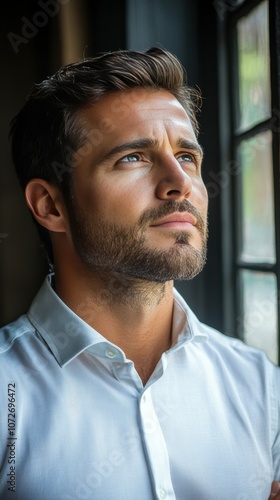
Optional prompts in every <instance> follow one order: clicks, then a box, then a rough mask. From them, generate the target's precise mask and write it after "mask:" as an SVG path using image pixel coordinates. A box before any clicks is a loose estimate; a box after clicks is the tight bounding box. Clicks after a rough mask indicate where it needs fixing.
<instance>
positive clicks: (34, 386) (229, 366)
mask: <svg viewBox="0 0 280 500" xmlns="http://www.w3.org/2000/svg"><path fill="white" fill-rule="evenodd" d="M174 297H175V298H174V318H173V347H172V348H171V349H170V350H169V351H167V352H165V353H164V354H163V355H162V357H161V360H160V362H159V363H158V365H157V367H156V368H155V371H154V373H153V374H152V376H151V378H150V380H149V381H148V383H147V384H146V385H145V386H144V387H143V385H142V382H141V379H140V377H139V376H138V374H137V372H136V370H135V368H134V365H133V363H132V362H131V361H130V360H129V359H126V356H125V353H124V352H123V351H121V350H120V349H119V348H118V347H117V346H116V345H114V344H112V343H110V342H108V341H107V340H106V339H105V338H104V337H102V336H101V335H100V334H99V333H98V332H96V331H95V330H94V329H92V328H91V327H90V326H89V325H88V324H87V323H85V322H84V321H82V320H81V319H80V318H79V317H78V316H77V315H76V314H74V313H73V311H71V310H70V309H69V308H68V307H67V306H66V305H65V304H64V303H63V302H62V301H61V300H60V298H59V297H58V296H57V295H56V293H55V292H54V291H53V289H52V287H51V285H50V277H49V278H48V279H47V280H46V281H45V283H44V285H43V287H42V288H41V290H40V291H39V293H38V295H37V297H36V298H35V300H34V302H33V304H32V305H31V308H30V310H29V312H28V314H27V315H26V316H22V317H21V318H19V319H18V320H17V321H16V322H14V323H12V324H10V325H8V326H7V327H5V328H3V329H2V330H0V353H1V354H0V381H1V385H0V498H1V500H6V499H7V500H9V499H16V500H87V499H94V500H154V499H158V500H162V499H169V500H171V499H172V500H174V499H177V500H257V499H258V500H260V499H262V500H267V499H268V496H269V492H270V486H271V482H272V480H273V478H276V479H280V439H279V399H280V397H279V394H280V390H279V389H280V376H279V369H278V368H276V367H275V366H274V365H273V364H272V363H270V362H269V361H268V360H267V359H266V357H265V355H264V354H263V353H261V352H259V351H257V350H255V349H253V348H250V347H248V346H246V345H244V344H243V343H242V342H241V341H238V340H236V339H232V338H228V337H226V336H224V335H222V334H220V333H218V332H217V331H215V330H213V329H212V328H209V327H207V326H205V325H203V324H202V323H200V322H199V321H198V319H197V318H196V317H195V315H194V314H193V313H192V311H191V310H190V309H189V307H188V306H187V305H186V304H185V302H184V300H183V299H182V297H181V296H180V295H179V294H178V292H176V290H175V291H174ZM151 335H152V332H151Z"/></svg>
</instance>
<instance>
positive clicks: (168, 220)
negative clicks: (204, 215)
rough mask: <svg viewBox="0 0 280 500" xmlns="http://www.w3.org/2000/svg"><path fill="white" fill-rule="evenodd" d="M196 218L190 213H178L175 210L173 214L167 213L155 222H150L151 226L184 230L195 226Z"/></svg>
mask: <svg viewBox="0 0 280 500" xmlns="http://www.w3.org/2000/svg"><path fill="white" fill-rule="evenodd" d="M196 224H197V220H196V218H195V216H194V215H192V214H190V213H187V212H185V213H180V212H175V213H174V214H171V215H168V216H167V217H163V218H162V219H160V220H158V221H157V222H155V223H153V224H151V227H159V228H162V229H164V228H172V229H177V230H186V229H191V228H193V227H194V226H196Z"/></svg>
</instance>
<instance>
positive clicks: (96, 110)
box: [69, 89, 207, 282]
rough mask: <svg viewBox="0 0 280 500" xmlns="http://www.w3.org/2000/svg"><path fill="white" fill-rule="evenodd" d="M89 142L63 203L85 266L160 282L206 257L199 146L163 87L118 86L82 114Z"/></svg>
mask: <svg viewBox="0 0 280 500" xmlns="http://www.w3.org/2000/svg"><path fill="white" fill-rule="evenodd" d="M80 118H81V119H82V120H83V122H84V125H85V127H86V130H87V131H88V142H87V143H86V144H85V145H84V146H83V148H81V149H80V150H78V152H77V153H76V155H75V161H76V163H75V164H74V168H73V200H72V207H71V208H70V209H69V222H70V227H71V233H72V239H73V244H74V247H75V251H76V253H77V255H78V257H79V259H80V260H81V261H82V263H83V264H84V265H85V266H86V267H87V268H88V270H90V271H92V272H95V271H98V272H100V271H102V272H106V273H111V272H112V273H120V274H121V275H123V276H126V277H130V278H137V279H142V280H143V279H144V280H149V281H158V282H164V281H168V280H172V279H191V278H192V277H194V276H195V275H196V274H197V273H198V272H199V271H201V269H202V267H203V265H204V262H205V253H206V239H207V221H206V219H207V194H206V189H205V186H204V184H203V181H202V178H201V160H202V157H201V150H200V147H199V145H198V143H197V140H196V137H195V134H194V131H193V128H192V125H191V122H190V120H189V118H188V115H187V114H186V112H185V110H184V109H183V107H182V106H181V104H180V103H179V102H178V101H177V99H175V97H174V96H173V95H172V94H170V93H169V92H167V91H164V90H157V91H151V90H146V89H135V90H130V91H123V92H116V93H112V94H109V95H107V96H106V97H104V98H102V99H101V100H100V101H99V102H98V103H97V104H94V105H91V106H88V107H87V108H86V109H84V110H83V111H81V112H80Z"/></svg>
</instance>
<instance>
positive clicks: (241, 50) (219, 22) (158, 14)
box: [0, 0, 280, 363]
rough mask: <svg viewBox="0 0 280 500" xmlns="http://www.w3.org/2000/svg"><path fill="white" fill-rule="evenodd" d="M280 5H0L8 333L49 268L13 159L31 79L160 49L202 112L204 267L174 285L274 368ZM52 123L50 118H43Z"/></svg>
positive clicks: (1, 313)
mask: <svg viewBox="0 0 280 500" xmlns="http://www.w3.org/2000/svg"><path fill="white" fill-rule="evenodd" d="M279 3H280V2H278V1H277V0H244V1H242V0H214V1H212V0H197V1H195V0H172V1H171V0H102V1H92V0H38V1H34V0H25V1H24V3H22V4H19V3H16V4H15V3H13V2H10V3H8V2H5V3H4V4H3V5H2V6H1V20H0V23H1V25H0V34H1V63H2V77H1V80H0V87H1V98H2V104H1V118H0V120H1V122H0V123H1V166H0V326H2V325H4V324H5V323H7V322H9V321H12V320H13V319H15V318H16V317H17V316H18V315H19V314H23V313H24V312H26V311H27V309H28V307H29V304H30V302H31V300H32V298H33V297H34V295H35V293H36V291H37V290H38V288H39V287H40V285H41V283H42V281H43V279H44V276H45V274H46V273H47V272H48V267H47V263H46V261H45V258H44V256H43V251H42V248H41V244H40V241H39V239H38V236H37V233H36V230H35V227H34V226H33V222H32V220H31V217H30V215H29V213H28V210H27V208H26V206H25V202H24V198H23V194H22V193H21V191H20V188H19V185H18V182H17V179H16V177H15V173H14V170H13V165H12V161H11V154H10V144H9V141H8V133H9V128H10V122H11V120H12V118H13V117H14V116H15V115H16V113H17V112H18V111H19V109H20V108H21V107H22V105H23V104H24V101H25V98H26V95H27V94H28V92H29V90H30V88H31V86H32V85H33V83H36V82H40V81H41V80H42V79H44V78H46V77H47V76H49V75H51V74H52V73H54V72H55V71H56V70H57V69H58V68H59V67H60V66H62V65H64V64H67V63H70V62H74V61H77V60H81V59H83V58H84V57H90V56H95V55H97V54H99V53H100V52H105V51H112V50H117V49H133V50H146V49H148V48H149V47H151V46H161V47H165V48H166V49H168V50H170V51H171V52H173V53H174V54H176V55H177V57H178V58H179V59H180V60H181V62H182V63H183V65H184V67H185V68H186V71H187V79H188V83H189V84H190V85H192V86H196V87H199V88H200V89H201V91H202V94H203V108H202V112H201V114H200V116H199V121H200V125H201V132H200V137H199V141H200V143H201V145H202V147H203V149H204V153H205V160H204V164H203V177H204V181H205V184H206V186H207V188H208V192H209V229H210V237H209V250H208V262H207V265H206V267H205V269H204V271H203V272H202V273H201V275H200V276H198V277H197V278H195V279H194V280H193V281H192V282H190V283H187V282H181V283H176V286H177V288H178V289H179V290H180V292H181V293H182V294H183V295H184V297H185V298H186V300H187V301H188V303H189V304H190V306H191V307H192V308H193V309H194V311H195V312H196V314H197V315H198V316H199V318H200V319H201V320H202V321H204V322H206V323H207V324H210V325H212V326H213V327H215V328H218V329H220V330H222V331H223V332H224V333H227V334H229V335H232V336H237V337H241V338H243V339H245V341H246V342H248V343H250V344H253V345H256V346H258V347H260V348H262V349H264V350H265V351H266V352H267V354H268V356H269V357H270V358H271V359H272V360H273V361H274V362H276V363H277V362H278V359H279V357H278V350H279V342H278V331H279V328H278V318H279V300H278V298H279V265H278V262H279V248H280V245H279V242H280V238H279V228H280V224H279V222H280V209H279V192H278V191H279V130H280V123H279V117H280V112H279V109H280V107H279V82H280V36H279V26H280V12H279V11H280V7H279ZM43 119H44V117H42V120H43Z"/></svg>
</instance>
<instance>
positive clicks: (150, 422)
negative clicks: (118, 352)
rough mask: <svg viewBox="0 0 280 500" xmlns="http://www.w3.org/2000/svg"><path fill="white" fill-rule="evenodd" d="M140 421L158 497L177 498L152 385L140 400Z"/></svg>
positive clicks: (160, 498) (160, 499)
mask: <svg viewBox="0 0 280 500" xmlns="http://www.w3.org/2000/svg"><path fill="white" fill-rule="evenodd" d="M139 403H140V404H139V410H140V421H141V425H142V429H143V437H144V443H145V447H146V451H147V457H148V460H149V465H150V470H151V471H152V477H153V482H154V484H155V490H156V491H155V493H156V498H158V499H159V500H162V499H165V498H168V499H170V500H171V499H172V500H175V493H174V490H173V486H172V481H171V476H170V466H169V457H168V452H167V448H166V443H165V439H164V435H163V433H162V429H161V426H160V422H159V420H158V417H157V414H156V412H155V409H154V404H153V399H152V392H151V387H148V388H147V389H146V390H145V392H144V393H143V394H142V396H141V398H140V402H139Z"/></svg>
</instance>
